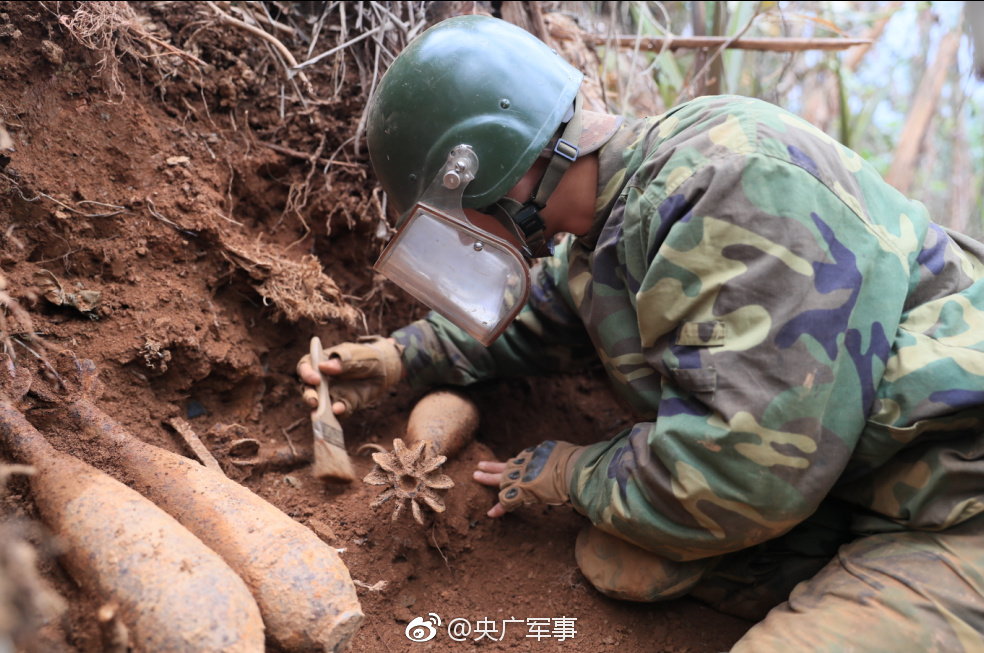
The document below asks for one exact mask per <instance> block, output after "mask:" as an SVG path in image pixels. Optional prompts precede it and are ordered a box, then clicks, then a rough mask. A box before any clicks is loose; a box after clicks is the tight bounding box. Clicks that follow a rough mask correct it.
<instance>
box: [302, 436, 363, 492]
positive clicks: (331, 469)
mask: <svg viewBox="0 0 984 653" xmlns="http://www.w3.org/2000/svg"><path fill="white" fill-rule="evenodd" d="M311 469H312V473H313V474H314V477H315V478H332V479H335V480H337V481H344V482H346V483H350V482H352V481H354V480H355V469H353V467H352V461H351V460H350V459H349V455H348V452H347V451H345V449H342V448H341V447H337V446H335V445H332V444H328V443H327V442H325V441H324V440H321V439H319V438H315V439H314V465H313V466H312V468H311Z"/></svg>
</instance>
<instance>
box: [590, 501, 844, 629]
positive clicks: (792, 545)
mask: <svg viewBox="0 0 984 653" xmlns="http://www.w3.org/2000/svg"><path fill="white" fill-rule="evenodd" d="M849 526H850V512H849V511H848V510H846V509H845V507H844V506H842V505H840V504H838V503H837V502H835V501H828V502H824V503H823V504H821V506H820V508H819V509H818V510H817V511H816V512H815V513H814V514H813V515H812V516H811V517H810V518H809V519H807V520H806V521H805V522H803V523H802V524H799V525H797V526H796V527H795V528H794V529H793V530H791V531H790V532H789V533H786V534H785V535H783V536H782V537H779V538H776V539H775V540H772V541H769V542H765V543H763V544H761V545H759V546H756V547H753V548H751V549H747V550H745V551H737V552H735V553H730V554H727V555H724V556H717V557H712V558H703V559H700V560H693V561H689V562H674V561H672V560H668V559H667V558H664V557H662V556H659V555H656V554H655V553H651V552H649V551H646V550H644V549H641V548H639V547H637V546H635V545H634V544H631V543H629V542H626V541H625V540H622V539H620V538H617V537H615V536H613V535H609V534H608V533H606V532H604V531H602V530H600V529H598V528H595V527H594V526H588V527H586V528H585V529H584V530H582V531H581V534H580V535H579V536H578V538H577V545H576V546H575V556H576V558H577V562H578V565H579V566H580V567H581V571H582V573H584V575H585V577H586V578H587V579H588V581H589V582H591V583H592V584H593V585H594V586H595V587H596V588H597V589H598V590H599V591H600V592H601V593H602V594H605V595H606V596H611V597H612V598H619V599H625V600H631V601H662V600H665V599H672V598H676V597H678V596H682V595H684V594H689V595H690V596H692V597H693V598H695V599H697V600H699V601H701V602H703V603H706V604H707V605H708V606H710V607H712V608H714V609H715V610H717V611H719V612H723V613H725V614H730V615H733V616H736V617H741V618H743V619H750V620H754V621H758V620H760V619H762V618H764V617H765V615H766V614H768V612H769V610H771V609H772V608H774V607H775V606H777V605H779V604H780V603H782V602H783V601H785V600H786V599H787V598H788V597H789V593H790V592H791V591H792V589H793V587H795V586H796V584H797V583H800V582H801V581H804V580H807V579H809V578H812V577H813V576H814V575H815V574H816V573H817V572H818V571H820V569H821V568H823V566H824V565H826V564H827V563H828V562H829V561H830V559H831V557H833V556H834V554H835V553H836V552H837V549H838V547H840V545H841V544H843V543H844V542H847V541H849V540H851V539H853V537H854V536H853V535H852V534H851V533H850V530H849Z"/></svg>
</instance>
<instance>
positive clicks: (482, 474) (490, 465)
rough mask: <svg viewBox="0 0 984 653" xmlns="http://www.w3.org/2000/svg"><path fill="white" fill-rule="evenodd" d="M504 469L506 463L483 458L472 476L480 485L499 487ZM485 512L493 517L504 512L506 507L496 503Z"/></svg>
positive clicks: (500, 515) (499, 515)
mask: <svg viewBox="0 0 984 653" xmlns="http://www.w3.org/2000/svg"><path fill="white" fill-rule="evenodd" d="M505 469H506V463H500V462H497V461H495V460H483V461H481V462H479V463H478V471H476V472H474V473H473V474H472V477H473V478H474V479H475V480H476V481H478V482H479V483H481V484H482V485H487V486H489V487H494V488H496V489H499V481H500V479H501V478H502V472H503V471H504V470H505ZM486 514H487V515H488V516H489V517H492V518H493V519H495V518H498V517H502V516H503V515H504V514H506V509H505V508H503V507H502V504H501V503H496V504H495V505H494V506H492V509H491V510H489V511H488V512H487V513H486Z"/></svg>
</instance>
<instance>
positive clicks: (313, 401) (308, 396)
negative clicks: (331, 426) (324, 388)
mask: <svg viewBox="0 0 984 653" xmlns="http://www.w3.org/2000/svg"><path fill="white" fill-rule="evenodd" d="M301 399H302V400H303V401H304V403H306V404H307V405H308V407H310V408H317V407H318V391H317V390H315V389H314V388H304V392H303V393H302V394H301Z"/></svg>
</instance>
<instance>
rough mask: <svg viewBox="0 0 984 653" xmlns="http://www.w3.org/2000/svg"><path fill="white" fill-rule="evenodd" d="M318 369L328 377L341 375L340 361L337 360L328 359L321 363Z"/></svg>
mask: <svg viewBox="0 0 984 653" xmlns="http://www.w3.org/2000/svg"><path fill="white" fill-rule="evenodd" d="M318 369H319V370H321V371H322V372H323V373H324V374H327V375H328V376H338V375H339V374H341V373H342V361H340V360H338V359H337V358H329V359H327V360H323V361H321V363H320V364H319V365H318Z"/></svg>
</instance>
